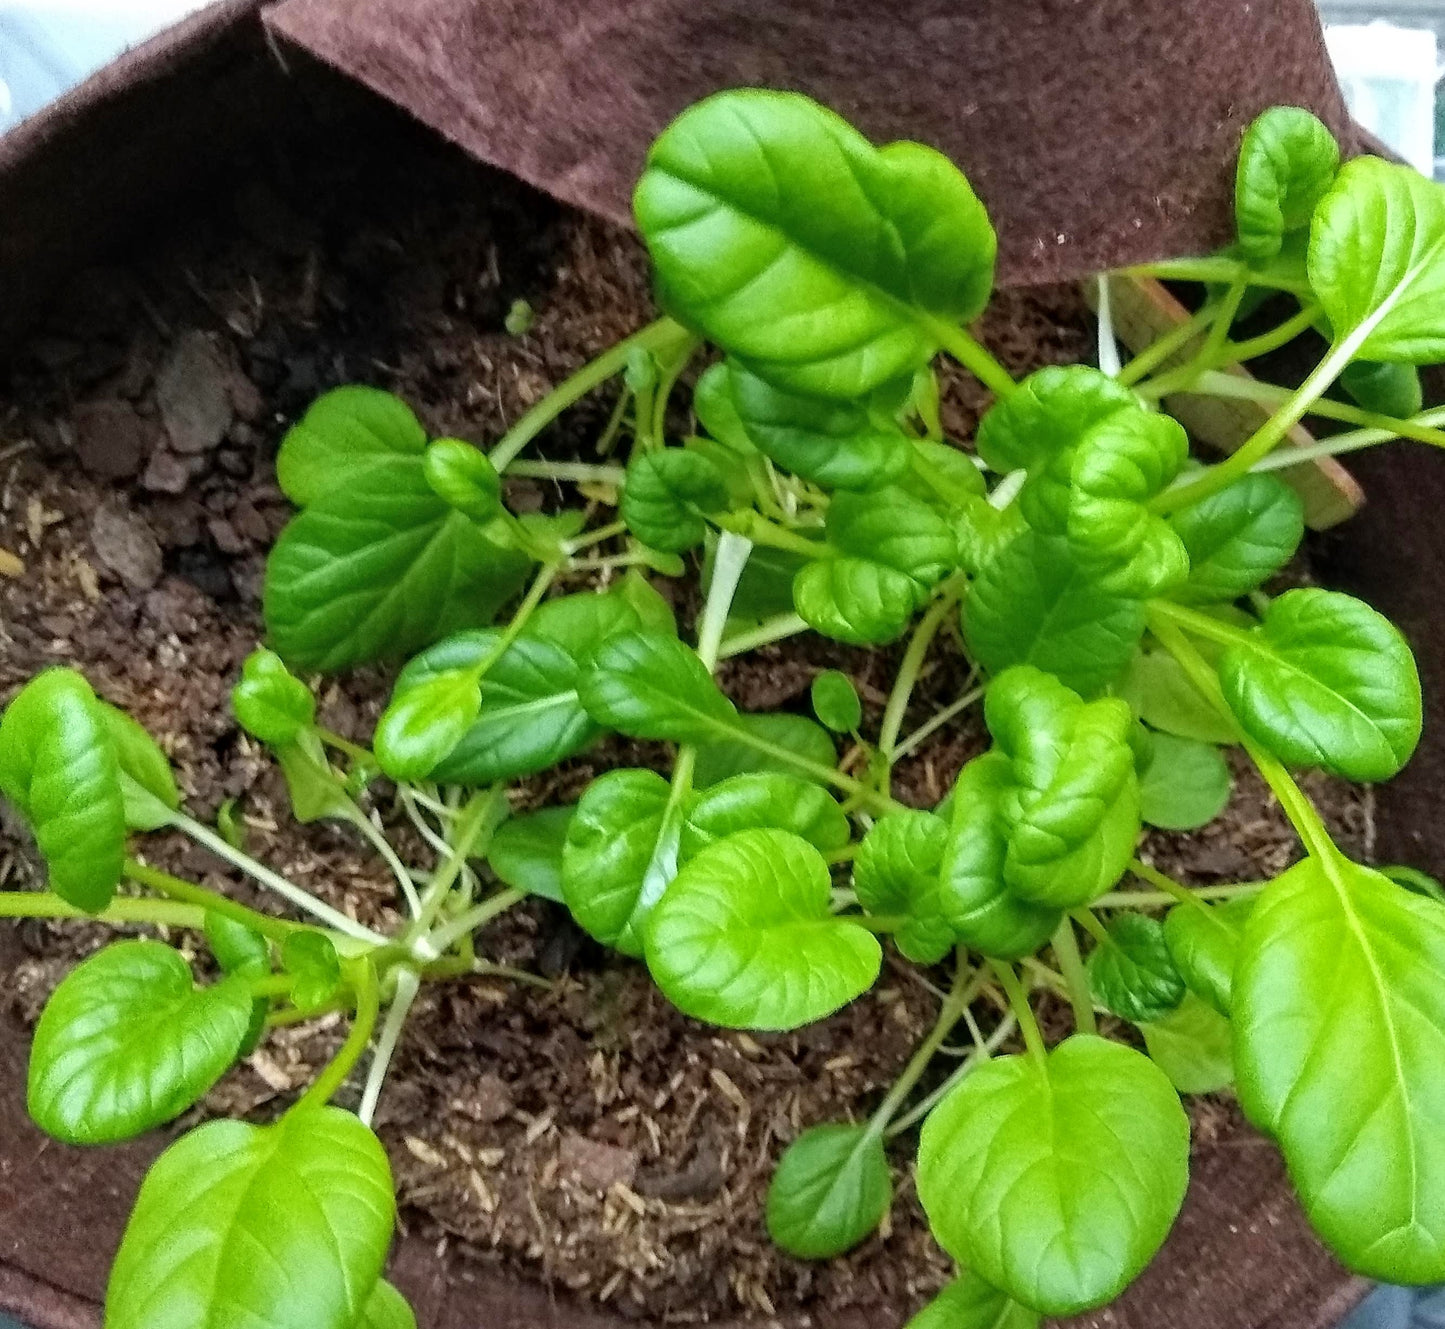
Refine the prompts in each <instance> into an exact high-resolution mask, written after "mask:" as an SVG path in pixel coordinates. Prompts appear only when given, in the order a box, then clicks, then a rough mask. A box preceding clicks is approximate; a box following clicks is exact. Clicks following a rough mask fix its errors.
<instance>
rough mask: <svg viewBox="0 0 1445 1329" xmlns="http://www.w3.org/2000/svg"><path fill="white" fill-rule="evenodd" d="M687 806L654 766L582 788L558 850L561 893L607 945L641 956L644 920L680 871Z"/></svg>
mask: <svg viewBox="0 0 1445 1329" xmlns="http://www.w3.org/2000/svg"><path fill="white" fill-rule="evenodd" d="M684 812H685V808H684V807H683V806H682V805H681V804H680V803H679V802H677V801H675V800H674V799H673V798H672V790H671V788H670V786H669V785H668V782H667V781H666V780H664V779H663V778H662V776H660V775H658V774H657V772H656V771H642V770H617V771H608V772H607V773H606V774H605V775H602V776H599V777H598V778H597V779H596V780H594V781H593V782H592V783H591V784H590V785H588V787H587V789H586V791H585V792H584V793H583V795H582V797H581V799H580V800H579V802H578V804H577V810H576V812H575V813H574V814H573V817H572V820H571V822H570V823H569V824H568V827H567V839H566V842H565V843H564V845H563V849H562V898H563V899H564V900H565V901H566V904H567V908H568V909H570V910H571V911H572V916H573V917H574V918H575V919H576V920H577V922H578V923H579V924H580V925H581V926H582V927H583V928H584V929H585V930H586V931H587V932H589V933H591V934H592V936H594V937H596V938H597V940H598V941H600V942H602V943H603V944H604V945H606V946H613V947H615V948H616V949H617V950H619V951H622V952H623V953H624V954H625V955H641V954H642V929H643V925H644V923H645V921H646V919H647V916H648V914H649V913H650V912H651V911H652V909H653V907H654V906H655V905H656V904H657V901H658V899H659V898H660V897H661V895H662V893H663V891H664V890H666V889H667V885H668V883H669V882H670V881H671V880H672V879H673V876H674V874H675V873H676V872H677V855H678V844H679V840H680V838H681V831H682V817H683V814H684Z"/></svg>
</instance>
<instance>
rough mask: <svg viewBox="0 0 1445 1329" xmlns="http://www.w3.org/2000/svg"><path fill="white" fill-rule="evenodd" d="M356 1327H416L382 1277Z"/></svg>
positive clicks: (408, 1310) (410, 1313) (413, 1316)
mask: <svg viewBox="0 0 1445 1329" xmlns="http://www.w3.org/2000/svg"><path fill="white" fill-rule="evenodd" d="M510 317H511V316H510V315H508V318H510ZM508 331H510V329H508ZM356 1329H416V1314H415V1312H414V1311H413V1310H412V1308H411V1306H410V1305H409V1304H408V1303H407V1299H406V1298H405V1297H404V1296H402V1295H401V1293H400V1292H398V1291H397V1290H396V1289H395V1288H394V1287H392V1285H391V1284H390V1283H388V1282H387V1281H386V1280H385V1279H382V1280H381V1281H380V1282H378V1283H377V1285H376V1286H375V1287H374V1288H372V1289H371V1296H370V1297H368V1298H367V1301H366V1308H365V1309H364V1310H363V1311H362V1313H361V1319H359V1320H358V1321H357V1322H356Z"/></svg>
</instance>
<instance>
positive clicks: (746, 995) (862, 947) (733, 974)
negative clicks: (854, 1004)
mask: <svg viewBox="0 0 1445 1329" xmlns="http://www.w3.org/2000/svg"><path fill="white" fill-rule="evenodd" d="M831 904H832V880H831V878H830V876H829V874H828V865H827V863H825V862H824V860H823V856H822V855H821V854H820V853H819V852H818V851H817V850H816V849H814V848H813V846H812V845H810V844H809V843H808V842H807V841H806V840H803V839H800V838H799V837H798V836H796V835H790V834H789V833H788V832H786V831H777V830H751V831H741V832H739V833H738V834H736V835H731V836H729V837H728V838H727V839H726V840H719V841H718V842H717V843H716V844H713V845H709V846H708V847H707V848H706V849H704V850H703V851H702V852H701V853H700V854H698V855H697V857H696V858H693V859H691V860H690V861H689V862H687V863H685V864H684V865H683V866H682V868H681V869H680V870H679V871H678V874H677V876H676V877H675V878H674V879H673V882H672V884H671V885H670V886H669V887H668V888H667V890H666V892H665V893H664V894H663V897H662V899H661V900H659V901H658V902H657V904H656V905H655V906H654V908H653V910H652V915H651V918H650V919H649V920H648V924H647V936H646V954H647V967H648V969H649V970H651V972H652V977H653V979H654V980H655V981H656V983H657V985H658V987H660V988H661V989H662V991H663V993H664V994H665V995H666V996H667V997H668V999H669V1000H670V1001H672V1003H673V1004H674V1005H675V1006H677V1007H678V1008H679V1009H680V1010H681V1011H682V1012H683V1013H684V1014H686V1015H691V1016H693V1017H694V1018H695V1019H699V1020H706V1021H708V1022H709V1023H711V1024H720V1025H723V1026H725V1027H726V1028H730V1029H796V1028H797V1027H798V1026H799V1025H804V1024H808V1023H809V1022H811V1021H813V1020H821V1019H822V1018H823V1017H824V1016H825V1015H829V1014H831V1013H832V1012H833V1011H835V1010H837V1009H838V1008H839V1007H840V1006H843V1005H845V1004H846V1003H847V1002H850V1001H852V1000H853V999H854V998H855V997H857V996H859V995H861V994H862V993H863V992H865V991H867V990H868V988H870V987H871V986H872V985H873V982H874V980H875V979H877V977H878V970H879V966H880V965H881V964H882V960H883V952H882V950H881V948H880V947H879V945H878V941H877V938H875V937H874V936H873V935H872V933H870V932H867V931H866V930H865V929H863V928H861V927H859V926H858V925H857V924H856V923H851V922H849V921H848V920H847V919H844V918H840V917H837V916H835V915H834V914H833V913H832V912H831Z"/></svg>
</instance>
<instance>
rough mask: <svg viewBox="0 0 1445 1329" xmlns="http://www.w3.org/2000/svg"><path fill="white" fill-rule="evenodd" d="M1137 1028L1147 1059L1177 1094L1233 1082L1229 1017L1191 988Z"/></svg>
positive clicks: (1209, 1089)
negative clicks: (1165, 1010) (1176, 1002)
mask: <svg viewBox="0 0 1445 1329" xmlns="http://www.w3.org/2000/svg"><path fill="white" fill-rule="evenodd" d="M1140 1032H1141V1033H1142V1034H1143V1035H1144V1046H1145V1047H1146V1048H1148V1049H1149V1057H1150V1060H1152V1061H1153V1063H1154V1064H1155V1065H1156V1066H1157V1067H1159V1069H1160V1070H1161V1071H1163V1072H1164V1074H1165V1075H1167V1076H1168V1077H1169V1083H1170V1084H1172V1085H1173V1086H1174V1087H1175V1088H1176V1089H1177V1090H1178V1091H1179V1092H1180V1093H1181V1094H1214V1093H1218V1092H1219V1090H1221V1089H1226V1088H1228V1087H1229V1086H1230V1085H1231V1084H1233V1083H1234V1058H1233V1056H1232V1054H1231V1051H1230V1042H1231V1038H1232V1034H1231V1032H1230V1028H1229V1021H1228V1020H1226V1019H1225V1018H1224V1016H1222V1015H1221V1014H1220V1013H1219V1012H1218V1011H1216V1010H1215V1009H1214V1008H1213V1007H1211V1006H1207V1005H1205V1003H1204V1002H1202V1001H1200V999H1199V998H1198V997H1196V996H1195V995H1194V994H1193V993H1192V992H1189V993H1185V996H1184V1000H1183V1001H1181V1002H1180V1003H1179V1005H1178V1006H1177V1007H1176V1008H1175V1009H1174V1010H1172V1011H1170V1012H1169V1013H1168V1014H1167V1015H1164V1016H1162V1017H1160V1018H1159V1019H1157V1020H1155V1021H1153V1022H1152V1023H1150V1024H1146V1025H1143V1026H1141V1027H1140Z"/></svg>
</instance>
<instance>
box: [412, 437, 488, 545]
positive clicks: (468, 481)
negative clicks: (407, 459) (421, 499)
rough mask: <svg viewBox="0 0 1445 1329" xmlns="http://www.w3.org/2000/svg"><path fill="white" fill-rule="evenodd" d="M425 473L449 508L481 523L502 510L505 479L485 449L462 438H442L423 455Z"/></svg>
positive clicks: (433, 490) (433, 488) (430, 483)
mask: <svg viewBox="0 0 1445 1329" xmlns="http://www.w3.org/2000/svg"><path fill="white" fill-rule="evenodd" d="M422 474H423V475H424V476H425V477H426V482H427V484H428V485H429V486H430V487H431V491H432V493H434V494H435V495H436V496H437V497H438V498H439V499H441V500H442V502H444V503H445V504H446V505H447V507H449V508H455V509H456V510H457V511H458V512H460V513H461V514H462V516H464V517H468V518H470V519H471V520H472V521H474V522H477V523H479V524H481V525H485V524H486V523H487V522H489V521H491V520H492V519H493V518H494V517H495V516H496V515H497V514H498V513H499V512H501V511H502V481H501V478H500V477H499V476H498V475H497V472H496V470H495V468H494V467H493V466H492V463H491V462H490V461H488V460H487V456H486V454H485V453H483V452H479V451H478V450H477V449H476V448H474V447H473V446H472V445H471V444H470V443H463V442H462V440H461V439H459V438H439V439H437V440H436V442H434V443H432V444H429V445H428V447H427V450H426V452H425V453H423V454H422Z"/></svg>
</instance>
